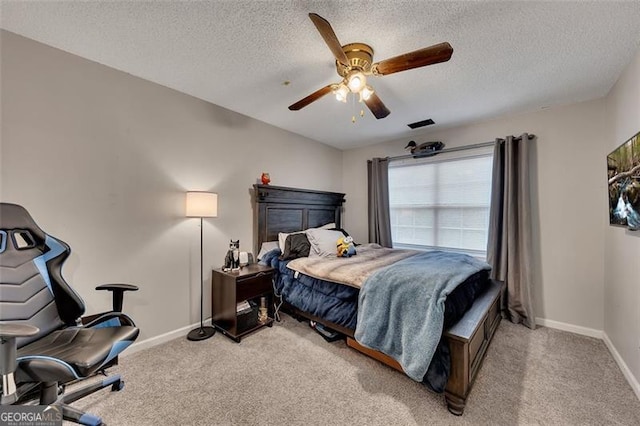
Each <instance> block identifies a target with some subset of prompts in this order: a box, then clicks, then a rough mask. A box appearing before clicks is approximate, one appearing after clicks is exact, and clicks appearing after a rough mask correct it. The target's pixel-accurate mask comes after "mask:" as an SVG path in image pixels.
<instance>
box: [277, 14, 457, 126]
mask: <svg viewBox="0 0 640 426" xmlns="http://www.w3.org/2000/svg"><path fill="white" fill-rule="evenodd" d="M309 18H311V21H312V22H313V24H314V25H315V26H316V28H317V29H318V31H319V32H320V35H321V36H322V38H323V39H324V41H325V43H327V46H329V50H331V53H333V56H335V58H336V70H337V72H338V75H339V76H340V77H342V80H341V81H340V82H339V83H333V84H328V85H326V86H324V87H323V88H321V89H319V90H316V91H315V92H313V93H312V94H310V95H309V96H307V97H305V98H302V99H301V100H299V101H298V102H296V103H295V104H293V105H290V106H289V109H290V110H291V111H298V110H300V109H302V108H304V107H306V106H307V105H309V104H310V103H312V102H314V101H317V100H318V99H320V98H321V97H323V96H324V95H326V94H328V93H330V92H332V93H333V94H334V95H335V96H336V99H337V100H339V101H342V102H346V101H347V96H348V94H349V93H353V94H358V95H359V96H360V101H362V102H364V103H365V104H366V105H367V107H368V108H369V110H370V111H371V112H372V113H373V115H374V116H375V117H376V118H377V119H380V118H384V117H386V116H387V115H389V113H390V112H391V111H389V109H388V108H387V107H386V106H385V104H384V103H383V102H382V100H380V98H379V97H378V95H376V93H375V91H374V90H373V88H372V87H371V86H370V85H368V84H367V76H371V75H374V76H382V75H389V74H393V73H396V72H400V71H406V70H410V69H413V68H419V67H424V66H427V65H433V64H437V63H440V62H446V61H448V60H449V59H451V55H452V54H453V48H452V47H451V45H450V44H449V43H447V42H444V43H440V44H435V45H433V46H430V47H425V48H424V49H419V50H415V51H413V52H409V53H405V54H403V55H399V56H394V57H393V58H389V59H385V60H384V61H380V62H376V63H374V62H373V48H372V47H371V46H369V45H367V44H364V43H350V44H345V45H344V46H341V45H340V42H339V41H338V37H337V36H336V34H335V32H334V31H333V28H331V24H329V22H328V21H327V20H326V19H324V18H323V17H321V16H320V15H318V14H315V13H310V14H309Z"/></svg>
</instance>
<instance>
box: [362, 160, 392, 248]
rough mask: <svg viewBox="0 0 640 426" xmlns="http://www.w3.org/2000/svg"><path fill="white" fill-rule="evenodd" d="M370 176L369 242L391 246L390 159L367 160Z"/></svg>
mask: <svg viewBox="0 0 640 426" xmlns="http://www.w3.org/2000/svg"><path fill="white" fill-rule="evenodd" d="M367 175H368V178H369V242H370V243H378V244H380V245H381V246H383V247H391V245H392V243H391V220H390V218H389V159H387V158H374V159H372V160H368V161H367Z"/></svg>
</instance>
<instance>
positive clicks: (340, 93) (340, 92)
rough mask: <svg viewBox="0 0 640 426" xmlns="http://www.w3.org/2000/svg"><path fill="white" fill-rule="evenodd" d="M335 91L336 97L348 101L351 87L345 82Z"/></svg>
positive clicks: (341, 100)
mask: <svg viewBox="0 0 640 426" xmlns="http://www.w3.org/2000/svg"><path fill="white" fill-rule="evenodd" d="M333 93H334V94H335V95H336V99H337V100H339V101H340V102H347V95H348V94H349V89H348V88H347V86H345V85H344V84H340V85H339V86H338V88H337V89H335V90H334V91H333Z"/></svg>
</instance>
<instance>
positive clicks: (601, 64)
mask: <svg viewBox="0 0 640 426" xmlns="http://www.w3.org/2000/svg"><path fill="white" fill-rule="evenodd" d="M1 8H2V10H1V11H0V12H1V14H0V23H1V26H2V28H4V29H6V30H9V31H12V32H15V33H17V34H21V35H23V36H25V37H29V38H32V39H34V40H37V41H40V42H42V43H45V44H48V45H51V46H54V47H57V48H60V49H62V50H65V51H68V52H71V53H74V54H76V55H79V56H82V57H85V58H88V59H91V60H93V61H96V62H99V63H102V64H105V65H108V66H110V67H113V68H116V69H118V70H122V71H125V72H127V73H130V74H132V75H135V76H138V77H141V78H144V79H147V80H150V81H153V82H156V83H159V84H162V85H164V86H167V87H171V88H173V89H176V90H179V91H181V92H184V93H188V94H190V95H193V96H195V97H198V98H201V99H204V100H207V101H210V102H212V103H214V104H217V105H221V106H223V107H226V108H228V109H231V110H233V111H237V112H239V113H242V114H245V115H248V116H250V117H253V118H256V119H258V120H262V121H264V122H267V123H270V124H272V125H274V126H277V127H280V128H283V129H287V130H289V131H292V132H295V133H298V134H301V135H304V136H307V137H309V138H311V139H315V140H318V141H321V142H324V143H327V144H329V145H333V146H336V147H339V148H350V147H354V146H361V145H366V144H372V143H376V142H380V141H385V140H391V139H399V138H403V137H407V138H410V137H411V136H412V135H415V134H416V132H419V130H410V129H409V128H408V127H407V124H408V123H411V122H415V121H420V120H423V119H425V118H432V119H433V120H434V121H435V122H436V125H435V126H433V128H437V127H440V128H441V127H444V126H454V125H460V124H464V123H469V122H473V121H479V120H486V119H490V118H493V117H496V116H500V115H504V114H513V113H519V112H524V111H532V110H536V109H539V108H543V107H547V106H551V105H557V104H566V103H572V102H578V101H583V100H588V99H593V98H598V97H601V96H604V95H606V94H607V92H608V91H609V89H610V88H611V86H612V85H613V84H614V83H615V81H616V80H617V78H618V76H619V75H620V73H621V72H622V70H623V69H624V67H625V66H626V65H627V64H628V63H629V62H630V60H631V58H632V57H633V56H634V55H635V54H636V52H637V51H638V49H639V47H640V25H638V22H640V2H638V1H627V2H610V1H600V2H584V1H582V2H581V1H578V2H559V1H558V2H528V1H527V2H515V1H512V2H484V1H477V2H476V1H465V2H449V1H439V2H430V1H399V0H398V1H395V0H387V1H382V0H378V1H355V0H353V1H282V0H272V1H246V0H238V1H206V2H205V1H198V2H194V1H146V2H139V1H128V2H127V1H124V2H123V1H120V2H114V1H83V2H79V1H46V2H37V1H2V2H1ZM309 12H315V13H318V14H319V15H321V16H323V17H324V18H326V19H327V20H328V21H329V22H330V23H331V25H332V27H333V29H334V31H335V32H336V35H337V36H338V39H339V40H340V42H341V43H342V44H347V43H352V42H363V43H367V44H370V45H371V46H372V47H373V48H374V50H375V56H374V60H377V61H379V60H382V59H386V58H389V57H392V56H396V55H398V54H401V53H405V52H409V51H412V50H416V49H420V48H423V47H427V46H430V45H433V44H436V43H440V42H443V41H448V42H449V43H450V44H451V45H452V46H453V49H454V53H453V57H452V58H451V60H450V61H449V62H446V63H442V64H437V65H432V66H428V67H424V68H418V69H414V70H410V71H406V72H402V73H398V74H393V75H388V76H385V77H379V78H372V79H371V80H370V82H371V84H372V85H373V86H374V88H375V89H376V92H377V93H378V95H379V96H380V98H381V99H382V100H383V101H384V102H385V104H386V105H387V107H388V108H389V109H390V110H391V115H389V116H388V117H387V118H384V119H382V120H376V119H375V118H374V117H373V116H372V115H371V114H370V113H369V111H368V110H366V109H365V117H364V118H362V119H359V120H358V121H357V122H356V124H352V123H351V116H352V115H353V113H354V112H356V113H357V112H359V111H360V107H359V106H358V104H353V103H348V104H343V103H339V102H337V101H336V100H335V99H334V98H333V96H330V95H329V96H326V97H324V98H322V99H320V100H319V101H316V102H315V103H313V104H311V105H309V106H308V107H306V108H304V109H302V110H301V111H297V112H292V111H289V110H288V109H287V106H288V105H290V104H292V103H294V102H296V101H298V100H299V99H301V98H302V97H304V96H306V95H308V94H309V93H311V92H313V91H315V90H316V89H319V88H320V87H322V86H324V85H326V84H329V83H332V82H337V81H339V77H338V76H337V74H336V72H335V67H334V64H333V57H332V55H331V52H330V51H329V49H328V48H327V46H326V45H325V44H324V42H323V40H322V38H321V37H320V35H319V34H318V32H317V31H316V29H315V27H314V26H313V24H312V22H311V21H310V20H309V18H308V16H307V15H308V13H309ZM285 80H287V81H290V82H291V84H289V85H283V82H284V81H285ZM422 132H424V130H422Z"/></svg>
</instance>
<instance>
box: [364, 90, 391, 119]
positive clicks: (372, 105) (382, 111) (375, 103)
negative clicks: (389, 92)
mask: <svg viewBox="0 0 640 426" xmlns="http://www.w3.org/2000/svg"><path fill="white" fill-rule="evenodd" d="M364 103H365V104H367V107H369V110H371V112H372V113H373V115H375V117H376V118H377V119H378V120H379V119H381V118H385V117H386V116H387V115H389V114H390V113H391V111H389V109H388V108H387V107H386V106H385V104H384V103H383V102H382V101H381V100H380V98H379V97H378V95H376V94H375V92H374V93H372V94H371V96H369V99H367V100H366V101H364Z"/></svg>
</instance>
